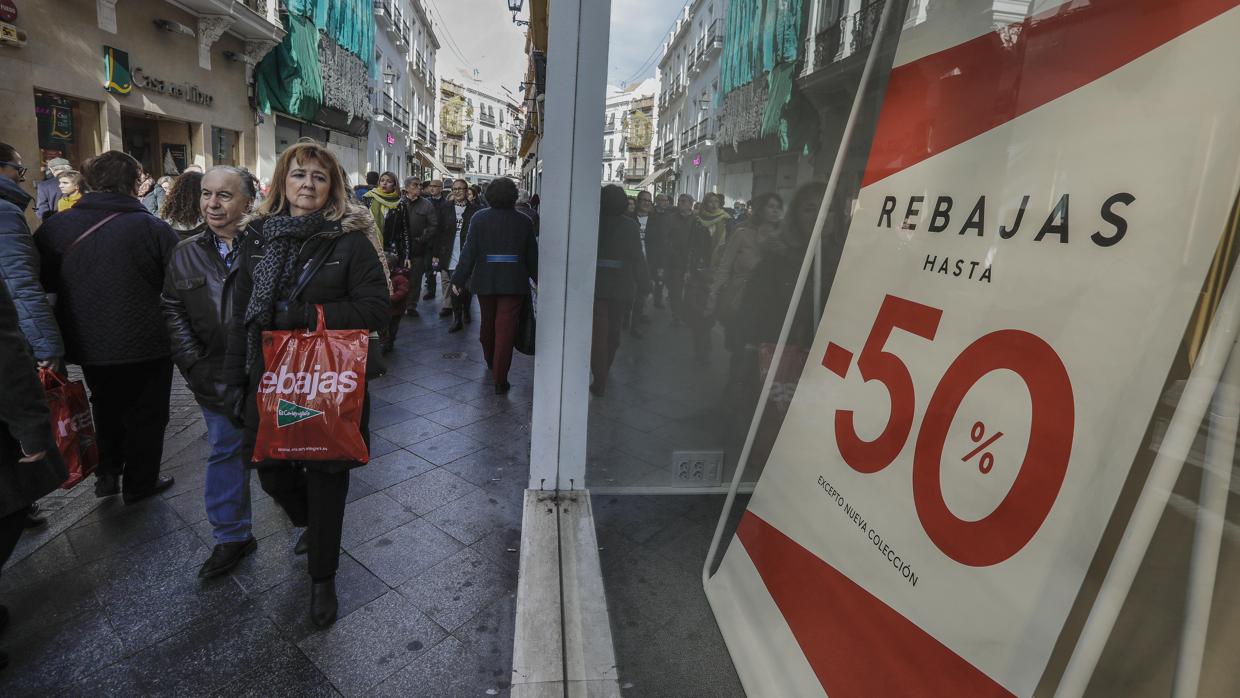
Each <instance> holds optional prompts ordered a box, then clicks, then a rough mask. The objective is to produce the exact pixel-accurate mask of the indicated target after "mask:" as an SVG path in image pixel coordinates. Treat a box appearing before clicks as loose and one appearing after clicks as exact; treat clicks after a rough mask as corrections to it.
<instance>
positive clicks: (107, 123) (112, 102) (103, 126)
mask: <svg viewBox="0 0 1240 698" xmlns="http://www.w3.org/2000/svg"><path fill="white" fill-rule="evenodd" d="M99 133H100V134H101V135H102V136H103V150H104V152H106V151H109V150H121V151H123V150H125V148H124V147H123V146H122V145H121V105H120V102H118V101H116V98H115V97H112V96H110V95H109V96H108V97H107V98H106V99H104V100H103V108H102V109H100V110H99Z"/></svg>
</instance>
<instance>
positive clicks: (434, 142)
mask: <svg viewBox="0 0 1240 698" xmlns="http://www.w3.org/2000/svg"><path fill="white" fill-rule="evenodd" d="M430 143H431V150H434V149H436V148H438V147H439V134H437V133H435V132H434V131H431V132H430Z"/></svg>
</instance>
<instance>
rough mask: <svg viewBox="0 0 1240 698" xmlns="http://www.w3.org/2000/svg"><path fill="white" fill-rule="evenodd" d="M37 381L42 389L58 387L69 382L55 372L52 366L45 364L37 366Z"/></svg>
mask: <svg viewBox="0 0 1240 698" xmlns="http://www.w3.org/2000/svg"><path fill="white" fill-rule="evenodd" d="M39 382H40V383H42V384H43V389H44V390H46V389H48V388H59V387H61V386H65V385H68V384H69V381H68V380H67V379H66V378H65V377H64V376H61V375H60V374H59V373H57V372H56V369H54V368H48V367H46V366H40V367H39Z"/></svg>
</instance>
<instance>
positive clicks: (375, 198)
mask: <svg viewBox="0 0 1240 698" xmlns="http://www.w3.org/2000/svg"><path fill="white" fill-rule="evenodd" d="M399 187H400V184H399V183H398V179H397V177H396V175H395V174H394V173H392V172H384V173H383V174H381V175H379V186H377V187H375V188H374V189H371V190H370V191H368V192H366V195H365V196H363V197H362V201H363V202H365V204H366V207H367V208H369V209H370V215H371V216H373V217H374V219H375V226H376V227H378V229H379V244H380V249H382V245H383V219H384V218H386V217H387V214H388V212H389V211H394V210H396V204H399V203H400V189H399Z"/></svg>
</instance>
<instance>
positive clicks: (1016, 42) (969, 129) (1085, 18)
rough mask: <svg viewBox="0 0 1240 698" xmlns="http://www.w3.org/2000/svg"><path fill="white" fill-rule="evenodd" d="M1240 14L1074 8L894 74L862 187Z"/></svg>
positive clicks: (1158, 4) (1195, 1)
mask: <svg viewBox="0 0 1240 698" xmlns="http://www.w3.org/2000/svg"><path fill="white" fill-rule="evenodd" d="M1237 6H1240V0H1179V1H1178V2H1169V1H1168V0H1090V2H1088V3H1073V2H1069V3H1066V4H1064V5H1060V6H1059V7H1056V8H1054V9H1052V10H1048V11H1047V12H1045V13H1042V14H1038V15H1034V16H1033V17H1029V18H1027V19H1026V20H1025V21H1023V22H1021V23H1018V24H1013V25H1009V26H1007V27H1004V28H1003V29H1001V30H998V31H995V32H991V33H989V34H985V35H983V36H980V37H978V38H976V39H972V40H970V41H966V42H965V43H963V44H960V45H958V46H953V47H951V48H948V49H945V50H943V51H940V52H938V53H934V54H931V55H929V56H926V57H924V58H921V59H918V60H916V61H912V62H910V63H907V64H905V65H902V66H899V67H897V68H894V69H892V71H891V78H890V80H889V81H888V84H887V94H886V96H885V97H884V100H883V107H882V111H881V113H880V114H879V118H878V128H877V131H876V132H875V136H874V145H873V146H872V147H871V149H870V159H869V162H868V163H867V164H866V171H865V176H864V178H863V181H862V186H868V185H870V184H873V183H875V182H878V181H880V180H882V179H884V178H886V177H889V176H891V175H893V174H895V173H897V172H899V171H901V170H903V169H905V168H907V167H911V166H913V165H915V164H917V163H919V162H921V161H922V160H925V159H927V158H929V157H932V156H934V155H936V154H938V153H941V152H943V151H945V150H948V149H950V148H953V147H955V146H957V145H959V144H961V143H963V142H965V141H967V140H969V139H970V138H973V137H975V136H978V135H981V134H983V133H985V132H986V131H989V130H990V129H992V128H995V127H997V126H1000V125H1002V124H1005V123H1007V122H1008V121H1011V120H1012V119H1015V118H1016V117H1018V116H1020V115H1022V114H1024V113H1026V112H1029V111H1032V110H1034V109H1037V108H1038V107H1040V106H1042V105H1044V104H1047V103H1048V102H1051V101H1052V100H1055V99H1058V98H1059V97H1062V96H1064V95H1066V94H1068V93H1069V92H1072V91H1073V90H1075V89H1077V88H1079V87H1082V86H1084V85H1087V84H1089V83H1090V82H1093V81H1094V80H1097V79H1098V78H1101V77H1103V76H1104V75H1106V74H1108V73H1110V72H1112V71H1114V70H1117V69H1119V68H1121V67H1123V66H1124V65H1126V64H1128V63H1130V62H1132V61H1133V60H1136V59H1137V58H1140V57H1141V56H1143V55H1145V54H1147V53H1149V52H1150V51H1152V50H1154V49H1156V48H1158V47H1159V46H1161V45H1163V44H1165V43H1167V42H1168V41H1171V40H1172V39H1175V38H1176V37H1178V36H1180V35H1182V34H1184V33H1185V32H1188V31H1189V30H1191V29H1193V28H1194V27H1198V26H1200V25H1202V24H1204V23H1206V22H1208V21H1210V20H1211V19H1213V18H1215V17H1217V16H1219V15H1220V14H1222V13H1224V12H1227V11H1228V10H1231V9H1234V8H1235V7H1237ZM913 31H916V30H915V29H914V30H913ZM1115 116H1116V118H1117V119H1122V118H1123V114H1119V113H1117V114H1116V115H1115ZM1052 135H1053V134H1047V137H1048V138H1049V137H1052ZM996 157H1002V154H999V153H997V154H996Z"/></svg>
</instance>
